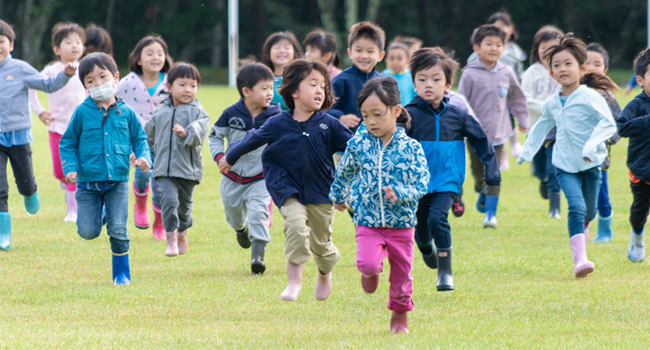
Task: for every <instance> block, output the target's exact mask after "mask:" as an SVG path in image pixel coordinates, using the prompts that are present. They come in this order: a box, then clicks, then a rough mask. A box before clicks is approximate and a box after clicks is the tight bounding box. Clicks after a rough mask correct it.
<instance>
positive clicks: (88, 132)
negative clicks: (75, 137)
mask: <svg viewBox="0 0 650 350" xmlns="http://www.w3.org/2000/svg"><path fill="white" fill-rule="evenodd" d="M102 140H103V138H102V125H101V124H100V123H87V124H83V128H82V130H81V137H80V138H79V146H80V147H79V148H80V149H82V148H84V147H85V146H86V145H90V144H102ZM100 153H101V150H100Z"/></svg>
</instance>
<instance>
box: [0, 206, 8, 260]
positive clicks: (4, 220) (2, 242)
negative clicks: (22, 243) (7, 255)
mask: <svg viewBox="0 0 650 350" xmlns="http://www.w3.org/2000/svg"><path fill="white" fill-rule="evenodd" d="M9 248H11V215H9V213H8V212H6V211H0V250H9Z"/></svg>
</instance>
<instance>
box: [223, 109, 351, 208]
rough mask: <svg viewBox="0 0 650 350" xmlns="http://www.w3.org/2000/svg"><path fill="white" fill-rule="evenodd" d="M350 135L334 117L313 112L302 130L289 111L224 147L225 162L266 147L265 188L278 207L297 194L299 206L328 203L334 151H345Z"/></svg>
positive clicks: (291, 111)
mask: <svg viewBox="0 0 650 350" xmlns="http://www.w3.org/2000/svg"><path fill="white" fill-rule="evenodd" d="M352 136H354V135H353V134H352V132H351V131H350V130H349V129H348V128H346V127H345V125H343V124H341V122H339V121H338V120H337V119H336V118H333V117H332V116H330V115H329V114H327V113H325V112H321V111H316V112H315V113H314V114H313V115H312V116H311V118H309V120H308V123H307V128H306V129H305V131H302V128H301V127H300V124H298V122H297V121H296V120H295V119H293V110H289V111H284V112H282V113H281V114H279V115H276V116H273V117H271V118H269V120H267V121H266V123H264V125H262V127H261V128H259V129H255V130H251V131H249V132H247V133H246V135H245V136H244V137H243V138H241V139H240V140H239V141H237V142H235V143H233V144H232V145H230V146H229V147H228V152H227V153H226V161H227V162H228V164H232V165H234V164H235V163H236V162H237V160H239V158H240V157H241V156H243V155H244V154H246V153H248V152H250V151H252V150H254V149H256V148H258V147H260V146H262V145H265V144H268V146H267V147H266V148H265V149H264V152H263V153H262V164H263V166H264V178H265V180H266V188H267V189H268V191H269V194H271V197H272V198H273V201H274V202H275V204H276V205H277V206H278V207H281V206H282V205H283V204H284V202H285V201H286V200H287V198H289V197H291V196H292V195H298V200H299V201H300V203H302V204H323V203H331V201H330V199H329V198H328V196H329V192H330V186H331V185H332V182H333V181H334V160H333V158H332V156H333V155H334V153H336V152H342V151H345V147H346V146H347V142H348V140H349V139H350V138H352Z"/></svg>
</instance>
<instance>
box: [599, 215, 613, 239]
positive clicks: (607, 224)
mask: <svg viewBox="0 0 650 350" xmlns="http://www.w3.org/2000/svg"><path fill="white" fill-rule="evenodd" d="M613 215H614V213H613V212H612V213H611V214H609V216H608V217H606V218H604V217H602V216H599V217H598V234H596V238H595V239H594V243H606V242H611V240H612V216H613Z"/></svg>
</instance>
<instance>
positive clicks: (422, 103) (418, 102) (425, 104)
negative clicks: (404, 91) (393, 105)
mask: <svg viewBox="0 0 650 350" xmlns="http://www.w3.org/2000/svg"><path fill="white" fill-rule="evenodd" d="M440 102H441V103H442V105H443V106H444V107H445V108H446V107H447V105H448V104H449V97H447V96H443V98H442V100H441V101H440ZM409 106H417V107H420V108H424V109H429V108H431V109H433V106H431V102H429V101H426V100H424V99H423V98H422V97H420V96H417V95H416V96H415V97H414V98H413V100H412V101H411V102H409V103H408V104H407V105H406V106H404V107H409Z"/></svg>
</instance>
